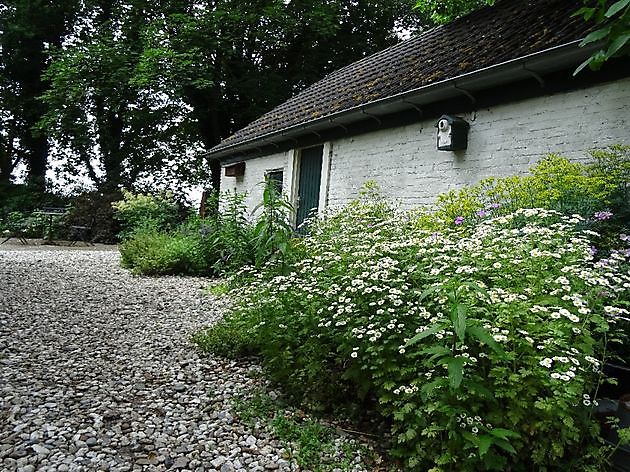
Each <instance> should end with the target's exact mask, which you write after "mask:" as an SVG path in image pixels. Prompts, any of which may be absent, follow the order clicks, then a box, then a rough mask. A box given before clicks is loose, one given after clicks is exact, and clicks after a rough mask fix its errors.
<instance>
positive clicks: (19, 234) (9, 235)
mask: <svg viewBox="0 0 630 472" xmlns="http://www.w3.org/2000/svg"><path fill="white" fill-rule="evenodd" d="M2 236H4V237H5V239H4V240H3V241H2V242H1V243H0V245H1V244H4V243H6V242H7V241H8V240H9V239H13V238H15V239H17V240H19V241H20V242H21V243H22V244H23V245H25V246H28V241H27V239H26V237H25V235H24V232H23V231H22V230H21V229H16V230H13V231H10V230H6V231H3V233H2Z"/></svg>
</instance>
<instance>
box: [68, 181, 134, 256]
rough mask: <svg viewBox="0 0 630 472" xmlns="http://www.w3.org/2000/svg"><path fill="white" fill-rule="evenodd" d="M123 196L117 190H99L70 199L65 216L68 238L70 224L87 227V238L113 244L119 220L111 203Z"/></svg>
mask: <svg viewBox="0 0 630 472" xmlns="http://www.w3.org/2000/svg"><path fill="white" fill-rule="evenodd" d="M122 198H123V194H122V193H121V192H120V191H119V190H114V191H108V192H99V191H90V192H83V193H80V194H78V195H75V196H73V197H72V198H71V199H70V210H69V212H68V215H67V216H66V217H65V225H66V228H67V232H68V234H67V235H66V237H68V238H70V237H72V236H73V235H72V234H70V233H71V228H70V227H71V226H83V227H86V228H89V232H88V234H87V237H88V238H89V240H91V241H94V242H99V243H106V244H113V243H116V242H117V241H118V233H119V232H120V230H121V228H120V221H119V220H118V219H117V218H116V217H115V216H114V215H115V213H114V212H115V210H114V207H113V206H112V204H113V203H114V202H118V201H120V200H121V199H122Z"/></svg>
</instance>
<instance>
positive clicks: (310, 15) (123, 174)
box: [41, 0, 420, 189]
mask: <svg viewBox="0 0 630 472" xmlns="http://www.w3.org/2000/svg"><path fill="white" fill-rule="evenodd" d="M412 4H413V0H386V1H382V2H379V3H378V5H377V4H376V2H372V1H368V0H360V1H355V2H347V1H342V0H326V1H323V2H311V1H308V2H307V1H305V0H292V1H283V0H245V1H242V0H239V1H237V0H212V1H211V0H207V1H201V0H164V1H161V2H151V1H144V0H133V1H122V0H115V1H113V2H111V1H110V2H106V1H104V0H100V1H99V0H91V1H90V2H85V3H84V8H83V10H82V11H81V12H80V15H79V17H78V18H77V21H76V22H75V32H74V33H73V35H72V37H71V38H69V39H68V40H67V41H66V42H65V43H64V44H63V45H62V46H61V47H60V48H59V49H58V50H57V51H56V53H55V54H54V60H53V62H52V64H51V66H50V68H49V70H48V72H47V73H46V75H45V77H46V79H47V80H49V81H50V82H51V84H52V86H51V88H50V90H49V91H48V92H46V93H45V94H44V95H43V98H44V101H45V103H46V104H47V105H48V106H49V107H50V110H49V112H48V113H47V114H46V116H45V119H44V120H43V121H42V125H41V128H42V129H46V130H49V132H50V133H51V136H52V137H53V138H54V139H55V140H57V141H58V143H59V145H60V148H62V149H64V157H65V158H66V162H67V165H66V169H67V170H69V171H70V172H71V173H75V174H76V173H80V172H85V173H86V174H87V175H88V176H89V178H90V179H91V180H93V181H94V182H96V183H97V184H98V185H123V186H126V187H129V186H132V185H137V184H138V181H139V180H141V177H142V176H144V177H150V178H152V179H153V180H155V179H156V178H161V176H160V177H156V176H158V174H160V175H161V174H163V170H164V169H165V168H166V167H167V164H168V165H169V166H171V167H172V172H171V173H172V174H173V175H175V174H177V175H184V176H186V178H187V179H190V178H191V177H193V176H200V177H199V179H204V178H207V177H206V176H205V175H204V174H203V173H200V172H199V169H202V168H204V167H207V164H205V163H203V161H202V160H199V159H195V158H194V157H195V156H197V157H198V156H200V155H201V152H200V151H201V150H202V149H209V148H210V147H212V146H214V145H216V144H217V143H219V142H220V140H221V139H222V138H224V137H226V136H227V135H229V134H230V133H232V132H234V131H235V130H236V129H238V128H240V127H242V126H243V125H245V124H246V123H248V122H249V121H252V120H253V119H255V118H256V117H257V116H258V115H260V114H262V113H264V112H266V111H268V110H270V109H271V108H273V107H274V106H275V105H277V104H279V103H281V102H282V101H284V100H285V99H286V98H288V97H289V96H290V95H291V94H293V93H295V92H296V91H298V90H300V89H302V88H303V87H305V86H307V85H310V84H311V83H313V82H314V81H316V80H318V79H319V78H321V77H322V76H323V75H324V74H326V73H327V72H330V71H332V70H335V69H337V68H339V67H340V66H342V65H345V64H347V63H350V62H352V61H354V60H356V59H358V58H359V57H361V56H363V55H366V54H369V53H371V52H374V51H376V50H380V49H382V48H384V47H385V46H387V45H390V44H393V43H394V42H396V41H397V37H396V28H400V27H403V28H404V27H410V26H414V25H417V24H419V22H420V20H419V19H418V18H417V17H414V15H412V14H411V6H412ZM211 168H212V171H213V172H212V179H211V180H212V183H213V187H214V188H215V189H217V188H218V182H219V178H218V177H219V171H220V168H218V166H217V164H216V163H213V165H212V166H211Z"/></svg>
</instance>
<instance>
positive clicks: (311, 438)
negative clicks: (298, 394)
mask: <svg viewBox="0 0 630 472" xmlns="http://www.w3.org/2000/svg"><path fill="white" fill-rule="evenodd" d="M232 409H233V411H234V413H235V414H236V415H237V416H238V418H239V419H240V420H241V421H242V422H243V423H245V424H246V425H248V426H249V427H252V428H253V427H256V426H258V427H262V428H265V429H266V430H267V431H269V432H270V433H271V434H272V435H273V437H274V438H276V439H278V440H279V441H281V442H282V444H283V447H284V448H285V450H286V451H287V454H286V456H285V458H286V459H288V460H294V461H295V462H296V463H297V464H298V465H299V466H300V467H301V468H302V469H308V470H311V471H313V472H330V471H332V470H334V469H341V470H344V471H350V470H353V467H354V465H355V464H356V463H355V457H357V456H360V457H361V458H362V459H363V460H365V459H366V458H367V459H369V460H371V461H374V459H375V454H374V452H373V451H371V450H370V449H369V448H367V447H366V446H364V445H360V444H357V443H356V442H355V441H354V440H350V441H348V440H342V441H339V440H336V438H339V435H338V434H337V431H336V430H335V429H334V428H331V427H329V426H325V425H323V424H322V423H321V422H320V421H318V420H317V419H314V418H310V417H307V416H304V417H303V416H302V415H301V414H296V413H295V411H292V410H291V409H289V408H288V406H287V405H286V403H284V402H283V401H282V400H280V399H274V398H272V397H271V396H270V395H269V394H268V393H267V392H265V391H264V390H258V391H256V392H255V393H254V394H253V395H252V396H251V397H249V398H237V399H235V400H234V401H233V403H232Z"/></svg>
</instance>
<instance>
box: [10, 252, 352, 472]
mask: <svg viewBox="0 0 630 472" xmlns="http://www.w3.org/2000/svg"><path fill="white" fill-rule="evenodd" d="M119 258H120V256H119V253H118V251H117V250H116V248H115V247H109V248H108V247H106V246H97V247H95V248H92V247H90V248H82V247H81V248H76V247H75V248H64V247H51V246H33V245H29V246H21V245H17V244H12V243H11V242H9V243H7V244H3V245H1V246H0V471H2V472H4V471H5V470H6V471H7V472H16V471H20V472H32V471H35V470H38V471H39V470H41V471H51V472H53V471H57V472H84V471H85V472H88V471H97V470H103V471H110V472H129V471H133V472H136V471H166V470H169V469H170V470H184V471H188V470H191V471H197V472H204V471H211V470H214V471H222V472H231V471H235V470H238V471H241V470H245V471H263V470H265V469H267V470H276V469H280V470H299V468H298V467H297V464H295V463H293V462H289V461H286V460H284V459H282V457H285V456H283V454H285V451H284V449H283V448H282V444H280V442H279V441H277V440H275V439H274V438H273V437H271V435H270V433H269V432H268V431H266V430H265V429H264V428H259V427H258V426H256V427H254V428H250V427H249V426H247V425H245V424H243V423H241V422H240V421H239V418H238V415H237V414H236V413H235V412H234V411H232V405H233V403H234V399H235V398H236V397H238V398H241V397H243V396H248V395H250V394H253V393H254V392H255V391H259V390H260V388H266V387H267V384H266V382H265V380H264V379H262V378H261V377H260V376H259V375H254V376H252V375H251V373H256V372H260V371H261V367H260V365H258V364H256V363H255V362H253V361H234V360H229V359H223V358H218V357H213V356H208V355H205V354H201V353H199V352H198V351H197V350H196V349H195V347H194V346H193V345H192V344H191V343H190V341H189V339H190V336H191V334H193V333H194V332H196V331H197V330H198V329H200V328H202V327H204V326H208V325H210V324H212V323H213V322H215V321H217V320H219V319H220V318H221V316H222V315H223V313H224V312H225V308H226V307H225V304H226V303H227V302H226V301H224V300H222V299H217V298H215V297H213V296H212V295H210V294H208V293H207V292H206V291H203V290H202V289H203V288H205V287H207V286H208V284H209V282H210V280H208V279H203V278H193V277H160V278H150V277H138V276H134V275H131V274H130V273H129V272H128V271H127V270H124V269H122V268H121V267H120V264H119ZM272 393H273V395H274V396H277V393H275V392H272ZM252 454H255V460H254V459H252ZM355 470H358V471H359V470H364V469H362V468H361V467H357V468H355Z"/></svg>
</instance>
